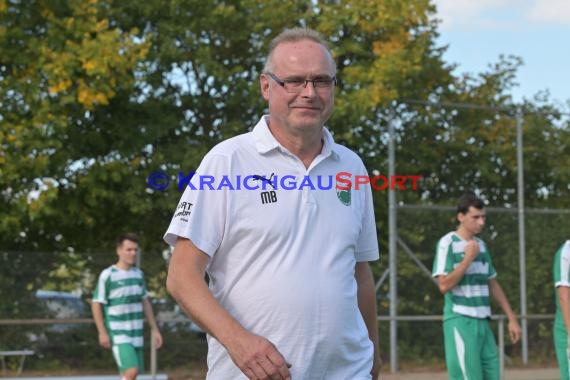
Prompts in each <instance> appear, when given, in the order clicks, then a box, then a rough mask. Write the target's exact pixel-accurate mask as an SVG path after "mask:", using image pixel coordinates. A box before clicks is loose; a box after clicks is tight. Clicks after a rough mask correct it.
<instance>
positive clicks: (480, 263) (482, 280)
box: [432, 232, 497, 320]
mask: <svg viewBox="0 0 570 380" xmlns="http://www.w3.org/2000/svg"><path fill="white" fill-rule="evenodd" d="M475 239H476V240H477V242H478V243H479V255H478V256H477V257H476V258H475V260H473V262H471V264H470V265H469V267H468V268H467V271H466V272H465V275H464V276H463V278H462V279H461V281H459V283H458V284H457V285H456V286H455V287H454V288H453V289H451V290H450V291H449V292H447V293H445V296H444V301H445V304H444V307H443V318H444V320H446V319H449V318H452V317H454V316H456V315H457V314H460V315H466V316H469V317H474V318H487V317H490V316H491V305H490V300H489V280H490V279H492V278H494V277H496V276H497V272H496V271H495V267H494V266H493V262H492V261H491V255H490V254H489V251H487V246H486V245H485V243H484V242H483V240H481V239H479V238H475ZM466 243H467V241H465V240H463V239H462V238H461V237H460V236H459V235H458V234H457V233H456V232H450V233H448V234H447V235H445V236H444V237H442V238H441V239H440V240H439V242H438V243H437V247H436V252H435V260H434V262H433V269H432V276H433V277H437V276H440V275H447V274H449V273H451V272H452V271H453V270H454V269H455V268H456V267H457V266H458V265H459V264H460V263H461V262H462V261H463V257H464V256H465V244H466Z"/></svg>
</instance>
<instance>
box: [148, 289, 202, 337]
mask: <svg viewBox="0 0 570 380" xmlns="http://www.w3.org/2000/svg"><path fill="white" fill-rule="evenodd" d="M151 303H152V308H153V311H154V315H155V317H156V321H157V323H158V327H159V328H160V330H161V331H169V332H181V331H186V332H193V333H196V334H198V335H204V336H205V335H206V333H205V332H204V331H203V330H202V329H201V328H200V327H199V326H198V325H197V324H196V323H194V322H193V321H192V320H191V319H190V318H188V317H187V316H186V314H185V313H184V312H183V311H182V309H181V308H180V306H178V304H177V303H176V302H174V301H171V300H169V299H166V298H152V299H151Z"/></svg>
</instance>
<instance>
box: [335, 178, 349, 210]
mask: <svg viewBox="0 0 570 380" xmlns="http://www.w3.org/2000/svg"><path fill="white" fill-rule="evenodd" d="M340 187H341V188H342V187H345V186H340ZM336 196H337V197H338V200H339V201H340V203H342V204H343V205H345V206H350V200H351V196H350V188H348V189H347V190H340V189H339V184H338V181H337V183H336Z"/></svg>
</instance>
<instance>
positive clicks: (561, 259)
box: [552, 240, 570, 330]
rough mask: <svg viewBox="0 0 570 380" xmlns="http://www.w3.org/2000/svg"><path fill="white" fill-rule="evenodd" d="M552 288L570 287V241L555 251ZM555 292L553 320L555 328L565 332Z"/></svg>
mask: <svg viewBox="0 0 570 380" xmlns="http://www.w3.org/2000/svg"><path fill="white" fill-rule="evenodd" d="M552 269H553V273H554V286H555V287H556V288H557V287H559V286H567V287H570V240H566V241H565V242H564V244H562V246H561V247H560V248H559V249H558V251H556V255H554V265H553V268H552ZM556 293H557V292H555V299H556V318H555V319H554V325H555V328H560V329H562V330H565V329H566V327H565V326H564V319H563V318H562V311H561V310H560V303H559V301H558V295H557V294H556Z"/></svg>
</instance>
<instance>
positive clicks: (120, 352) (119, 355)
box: [112, 344, 144, 373]
mask: <svg viewBox="0 0 570 380" xmlns="http://www.w3.org/2000/svg"><path fill="white" fill-rule="evenodd" d="M112 351H113V356H114V357H115V362H116V363H117V367H119V372H120V373H124V372H125V371H126V370H127V369H129V368H138V370H139V373H143V372H144V353H143V349H142V347H134V346H133V345H132V344H118V345H116V346H113V347H112Z"/></svg>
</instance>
